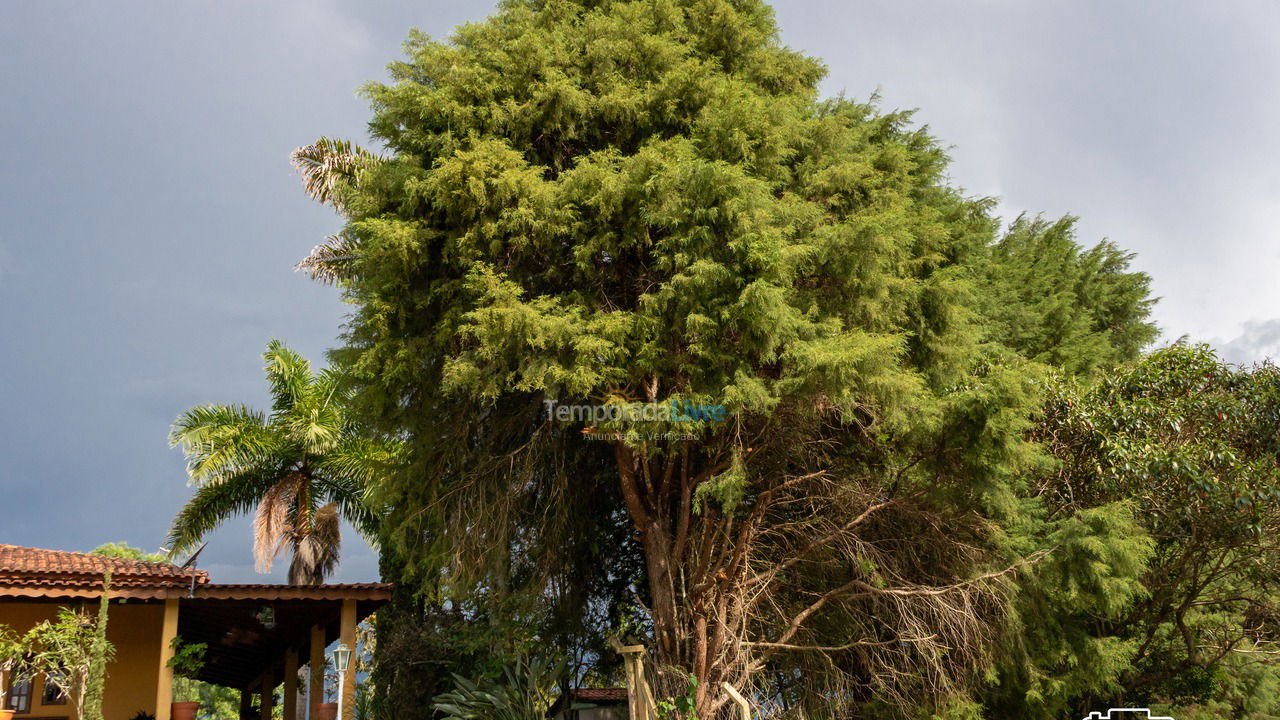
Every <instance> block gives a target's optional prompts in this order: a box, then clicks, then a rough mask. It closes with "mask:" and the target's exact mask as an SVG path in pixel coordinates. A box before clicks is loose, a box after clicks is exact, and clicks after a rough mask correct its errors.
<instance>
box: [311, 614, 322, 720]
mask: <svg viewBox="0 0 1280 720" xmlns="http://www.w3.org/2000/svg"><path fill="white" fill-rule="evenodd" d="M324 646H325V642H324V627H322V626H320V625H314V626H312V628H311V654H310V655H309V657H308V660H307V667H308V669H309V670H310V671H311V682H310V683H309V685H310V687H309V688H308V690H307V706H308V707H309V708H310V712H309V714H308V715H307V717H310V718H312V720H315V718H318V717H320V703H322V702H324Z"/></svg>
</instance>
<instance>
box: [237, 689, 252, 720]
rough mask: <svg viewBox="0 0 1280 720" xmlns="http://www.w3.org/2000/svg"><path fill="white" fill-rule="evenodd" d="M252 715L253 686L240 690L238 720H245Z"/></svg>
mask: <svg viewBox="0 0 1280 720" xmlns="http://www.w3.org/2000/svg"><path fill="white" fill-rule="evenodd" d="M252 713H253V686H252V685H250V686H249V687H247V688H241V689H240V720H247V718H248V717H249V716H250V715H251V714H252Z"/></svg>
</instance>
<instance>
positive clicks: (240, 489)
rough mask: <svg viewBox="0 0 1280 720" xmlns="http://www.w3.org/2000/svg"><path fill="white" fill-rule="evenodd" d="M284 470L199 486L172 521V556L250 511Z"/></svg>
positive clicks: (169, 542) (187, 549) (233, 476)
mask: <svg viewBox="0 0 1280 720" xmlns="http://www.w3.org/2000/svg"><path fill="white" fill-rule="evenodd" d="M281 473H282V469H280V468H270V469H267V468H263V469H260V470H256V471H246V472H243V473H240V474H238V475H230V476H227V477H225V478H223V479H222V481H221V482H218V483H213V484H207V485H202V486H200V487H199V488H197V489H196V492H195V495H193V496H192V497H191V499H190V500H188V501H187V504H186V505H184V506H183V507H182V510H181V511H179V512H178V516H177V517H176V518H174V520H173V527H172V528H170V530H169V537H168V541H167V544H168V546H169V557H170V558H176V557H178V556H180V555H183V554H186V553H187V552H189V551H191V550H192V549H194V548H195V546H196V545H198V544H199V543H200V541H201V540H203V539H204V536H205V535H207V534H209V533H210V532H213V531H214V530H215V529H217V528H218V526H219V525H221V524H222V523H224V522H226V521H227V520H228V519H229V518H231V517H233V516H235V515H242V514H245V513H248V512H251V511H252V510H253V509H254V507H255V506H256V505H257V504H258V502H259V500H261V499H262V497H263V496H264V495H265V494H266V493H267V491H268V490H269V489H270V488H271V486H273V485H275V484H276V482H277V481H278V480H279V478H280V474H281Z"/></svg>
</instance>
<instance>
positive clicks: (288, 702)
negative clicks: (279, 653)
mask: <svg viewBox="0 0 1280 720" xmlns="http://www.w3.org/2000/svg"><path fill="white" fill-rule="evenodd" d="M283 717H284V720H298V649H297V648H289V649H288V650H285V651H284V715H283Z"/></svg>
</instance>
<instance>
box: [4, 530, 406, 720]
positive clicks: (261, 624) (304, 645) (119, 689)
mask: <svg viewBox="0 0 1280 720" xmlns="http://www.w3.org/2000/svg"><path fill="white" fill-rule="evenodd" d="M107 571H110V573H111V593H110V606H109V616H108V617H109V621H108V624H107V639H108V640H110V641H111V643H112V644H113V645H114V646H115V648H116V656H115V660H114V661H113V662H112V663H111V664H110V665H109V666H108V667H107V682H106V688H105V693H104V699H103V715H104V717H105V718H106V720H129V718H132V717H134V716H135V715H137V714H138V712H139V711H143V712H145V713H149V714H152V715H154V716H155V717H156V719H157V720H170V716H169V704H170V702H171V701H172V679H173V675H172V670H171V669H170V668H169V667H168V661H169V659H170V657H172V650H171V649H170V643H171V642H172V641H173V639H174V638H175V637H181V638H182V639H183V640H184V642H188V643H205V644H206V645H207V647H208V649H207V650H206V653H205V665H204V669H203V670H202V671H201V673H200V676H199V677H200V679H201V680H204V681H206V682H210V683H214V684H217V685H222V686H225V687H230V688H235V689H237V690H240V693H241V695H240V697H241V714H242V716H248V715H249V714H250V713H252V712H255V711H254V710H253V708H254V699H255V696H256V698H257V699H258V703H257V710H256V712H257V714H258V715H259V716H260V717H261V718H264V719H267V718H270V717H271V712H272V704H273V698H274V693H275V689H276V688H277V687H278V686H279V685H281V684H283V685H284V693H283V698H284V700H283V705H284V707H283V711H284V713H283V717H285V718H298V717H302V715H301V713H300V712H299V708H297V704H298V699H297V698H298V697H299V693H298V689H299V688H298V687H297V685H298V680H297V678H298V672H297V670H298V667H299V664H300V663H306V664H308V665H309V667H310V668H311V671H310V672H309V680H310V682H309V683H308V684H309V685H310V688H311V692H310V693H309V694H308V697H309V698H311V699H310V701H309V702H308V703H307V704H308V705H310V706H311V708H310V710H311V713H312V716H313V717H314V715H315V708H314V705H315V704H316V703H320V702H323V695H324V692H323V688H324V673H323V669H324V657H325V656H324V651H325V648H326V647H327V646H328V645H329V644H330V643H332V642H334V641H337V640H341V641H342V642H345V643H347V644H348V645H349V646H351V647H354V646H355V632H356V625H357V624H358V623H359V622H360V621H361V620H363V619H364V618H366V617H368V616H369V615H371V614H373V612H374V611H375V610H377V608H378V607H380V606H381V605H383V604H384V603H386V602H387V601H388V600H389V599H390V597H391V587H390V586H389V585H387V584H383V583H362V584H345V585H316V586H297V585H252V584H250V585H242V584H234V585H225V584H216V583H213V582H211V581H210V578H209V575H208V573H206V572H204V571H202V570H196V569H192V568H181V567H177V566H175V565H171V564H168V563H152V562H143V561H139V560H124V559H119V558H109V557H102V556H98V555H89V554H86V553H75V552H63V551H58V550H41V549H37V548H27V547H18V546H14V545H0V624H3V625H8V626H9V627H11V628H12V629H14V630H16V631H18V632H25V631H26V630H27V629H29V628H31V627H33V626H34V625H36V624H38V623H40V622H42V621H44V620H48V619H52V618H53V617H54V615H55V614H56V613H57V610H58V608H59V607H79V606H86V607H88V608H90V609H92V610H95V611H96V608H97V605H98V603H99V600H100V598H101V596H102V584H103V578H104V575H105V574H106V572H107ZM0 682H3V683H5V688H6V690H7V693H6V696H5V706H6V708H9V709H13V710H14V711H15V713H16V720H26V719H27V718H31V719H33V720H34V719H35V718H65V719H66V720H74V719H73V718H72V717H71V716H72V715H74V710H73V709H72V708H71V707H70V706H69V704H68V702H67V701H66V700H65V699H64V698H61V697H59V695H58V693H57V692H56V690H54V689H51V688H46V687H45V683H44V680H43V678H35V679H33V680H32V681H31V682H24V681H23V680H22V679H21V678H13V677H3V676H0ZM355 685H356V683H355V665H354V663H352V664H351V666H350V667H349V669H348V671H347V677H346V678H345V687H344V703H343V705H344V707H343V715H344V716H346V717H345V720H353V718H354V705H355V703H354V694H355Z"/></svg>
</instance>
